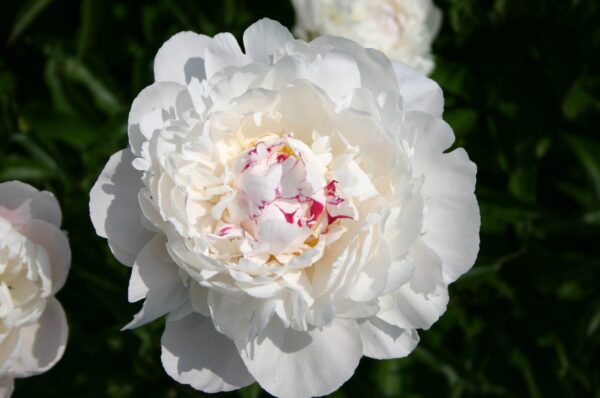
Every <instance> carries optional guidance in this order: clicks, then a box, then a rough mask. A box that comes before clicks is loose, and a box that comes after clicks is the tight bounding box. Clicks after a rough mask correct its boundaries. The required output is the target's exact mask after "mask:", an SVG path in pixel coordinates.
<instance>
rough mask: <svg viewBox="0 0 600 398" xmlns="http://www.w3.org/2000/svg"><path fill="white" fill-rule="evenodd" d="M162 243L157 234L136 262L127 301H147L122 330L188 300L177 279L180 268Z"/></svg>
mask: <svg viewBox="0 0 600 398" xmlns="http://www.w3.org/2000/svg"><path fill="white" fill-rule="evenodd" d="M165 243H166V241H165V238H164V236H160V235H157V236H156V237H155V238H154V239H152V240H151V241H150V242H148V244H146V246H144V248H143V249H142V251H141V252H140V254H139V255H138V256H137V258H136V259H135V263H134V264H133V270H132V272H131V280H130V282H129V300H130V301H136V300H140V299H142V298H144V297H145V298H146V301H144V304H143V306H142V309H141V310H140V311H139V312H138V313H137V314H136V315H135V317H134V318H133V320H132V321H131V322H130V323H129V324H127V325H126V326H125V327H124V328H123V329H133V328H136V327H138V326H142V325H145V324H146V323H149V322H152V321H153V320H155V319H157V318H159V317H161V316H163V315H164V314H166V313H168V312H171V311H173V310H175V309H176V308H178V307H180V306H181V305H183V304H184V303H185V302H186V300H187V295H188V293H187V290H186V289H185V288H184V287H183V284H182V282H181V279H180V277H179V268H178V267H177V265H176V264H175V263H174V262H173V260H171V257H170V256H169V254H168V253H167V250H166V248H165Z"/></svg>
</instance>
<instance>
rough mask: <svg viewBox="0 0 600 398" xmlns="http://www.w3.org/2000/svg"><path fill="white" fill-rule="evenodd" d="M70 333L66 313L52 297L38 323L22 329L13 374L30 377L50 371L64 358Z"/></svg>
mask: <svg viewBox="0 0 600 398" xmlns="http://www.w3.org/2000/svg"><path fill="white" fill-rule="evenodd" d="M68 334H69V327H68V326H67V319H66V317H65V312H64V311H63V309H62V307H61V305H60V303H59V302H58V301H57V300H56V299H55V298H54V297H52V298H50V299H49V300H48V303H47V304H46V309H45V310H44V313H43V314H42V316H41V317H40V319H39V320H38V322H37V323H34V324H33V325H29V326H26V327H24V328H22V329H21V331H20V347H19V356H18V359H17V361H16V363H15V364H14V365H13V367H12V369H11V374H12V375H14V376H16V377H28V376H32V375H36V374H40V373H43V372H45V371H47V370H48V369H50V368H51V367H52V366H54V364H56V362H58V361H59V360H60V358H61V357H62V355H63V353H64V351H65V346H66V344H67V336H68Z"/></svg>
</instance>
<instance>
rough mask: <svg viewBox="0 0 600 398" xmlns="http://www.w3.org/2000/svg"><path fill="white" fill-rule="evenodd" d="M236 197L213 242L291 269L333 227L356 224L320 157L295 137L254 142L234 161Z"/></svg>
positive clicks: (255, 258) (269, 138) (221, 247)
mask: <svg viewBox="0 0 600 398" xmlns="http://www.w3.org/2000/svg"><path fill="white" fill-rule="evenodd" d="M233 173H234V175H235V177H234V179H233V181H232V186H233V190H234V192H235V197H234V200H233V203H232V205H230V206H229V207H228V211H227V212H226V213H225V214H224V215H223V217H222V218H223V220H222V221H223V222H222V223H221V225H219V226H218V228H217V230H216V233H214V234H213V236H212V238H213V240H214V241H215V243H216V242H220V243H221V244H220V247H219V249H220V251H221V252H222V249H223V246H224V245H223V243H224V242H228V243H230V244H231V243H235V242H237V243H238V245H237V249H238V250H239V252H238V254H239V256H246V257H252V258H253V259H254V260H257V259H260V258H262V261H260V262H261V263H265V262H269V261H271V262H272V261H275V262H277V263H281V264H286V263H287V262H288V261H289V260H290V258H291V256H298V255H301V254H302V253H303V252H305V251H306V250H308V249H310V248H314V247H315V246H316V245H317V244H319V242H321V240H322V235H324V234H327V233H328V232H329V231H330V226H331V225H332V224H334V223H336V222H337V221H339V220H343V219H349V220H352V219H355V209H354V207H353V206H352V204H351V200H350V199H346V198H343V197H342V196H340V195H339V194H338V192H337V188H336V184H337V182H336V181H335V180H333V179H331V178H330V177H329V176H328V170H327V168H326V167H324V166H323V165H322V164H321V163H320V161H319V158H318V156H317V155H316V154H315V153H314V152H313V151H312V150H311V148H310V147H308V146H307V145H306V144H304V143H303V142H302V141H300V140H297V139H295V138H293V136H292V135H286V136H284V137H278V136H272V137H264V138H263V139H261V140H259V141H257V142H255V143H252V144H251V145H250V147H249V148H247V149H245V150H243V151H242V152H241V153H240V154H239V155H238V156H237V157H236V158H235V159H234V160H233Z"/></svg>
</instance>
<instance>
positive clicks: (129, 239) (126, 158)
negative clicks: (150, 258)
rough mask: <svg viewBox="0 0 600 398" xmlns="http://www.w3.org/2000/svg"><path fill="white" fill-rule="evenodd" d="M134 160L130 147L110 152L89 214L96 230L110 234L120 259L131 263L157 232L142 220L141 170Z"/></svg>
mask: <svg viewBox="0 0 600 398" xmlns="http://www.w3.org/2000/svg"><path fill="white" fill-rule="evenodd" d="M132 160H133V155H132V153H131V151H130V150H129V149H123V150H122V151H119V152H117V153H115V154H114V155H113V156H111V158H110V159H109V160H108V163H107V164H106V166H105V167H104V170H102V174H100V176H99V177H98V181H96V184H94V186H93V188H92V190H91V192H90V218H91V219H92V224H94V228H95V229H96V233H97V234H98V235H100V236H102V237H103V238H107V239H108V241H109V244H111V246H114V247H115V248H116V249H117V250H113V253H115V255H116V254H122V255H119V256H118V259H119V260H120V261H121V262H123V263H124V264H125V265H129V266H131V265H133V260H134V259H135V257H136V256H137V255H138V253H139V252H140V251H141V250H142V248H143V247H144V246H145V245H146V243H147V242H148V241H149V240H150V239H151V238H152V237H153V236H154V233H152V232H151V231H149V230H148V229H146V228H144V227H143V226H142V224H141V217H142V213H141V210H140V204H139V201H138V192H139V190H140V188H141V187H142V177H141V176H142V173H141V172H139V171H137V170H135V169H134V168H133V167H132V166H131V162H132Z"/></svg>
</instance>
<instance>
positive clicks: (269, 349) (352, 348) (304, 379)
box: [236, 319, 362, 398]
mask: <svg viewBox="0 0 600 398" xmlns="http://www.w3.org/2000/svg"><path fill="white" fill-rule="evenodd" d="M236 345H237V347H238V349H239V351H240V355H241V357H242V360H243V361H244V363H245V364H246V366H247V367H248V370H249V371H250V373H251V374H252V375H253V376H254V377H255V378H256V381H258V382H259V384H260V385H261V387H263V388H264V389H265V390H267V391H268V392H269V393H270V394H272V395H275V396H278V397H285V398H287V397H290V398H296V397H298V398H303V397H312V396H321V395H326V394H329V393H332V392H333V391H335V390H337V389H338V388H339V387H340V386H341V385H342V384H344V382H345V381H346V380H348V379H349V378H350V377H351V376H352V374H353V373H354V370H355V369H356V367H357V366H358V363H359V361H360V358H361V356H362V344H361V341H360V334H359V332H358V327H357V326H356V323H355V322H354V321H352V320H340V319H337V320H335V321H334V322H333V323H332V324H330V325H329V326H327V327H325V328H323V329H315V330H313V331H311V332H297V331H295V330H293V329H286V328H285V327H284V326H283V325H282V324H281V322H280V321H279V320H277V319H273V320H272V321H271V323H270V324H269V326H267V328H266V329H265V331H264V333H263V334H262V335H260V336H259V337H257V338H256V339H254V340H251V341H248V342H237V341H236Z"/></svg>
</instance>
